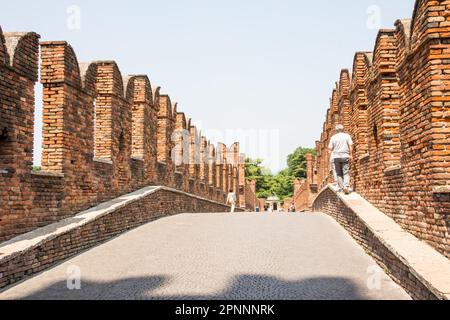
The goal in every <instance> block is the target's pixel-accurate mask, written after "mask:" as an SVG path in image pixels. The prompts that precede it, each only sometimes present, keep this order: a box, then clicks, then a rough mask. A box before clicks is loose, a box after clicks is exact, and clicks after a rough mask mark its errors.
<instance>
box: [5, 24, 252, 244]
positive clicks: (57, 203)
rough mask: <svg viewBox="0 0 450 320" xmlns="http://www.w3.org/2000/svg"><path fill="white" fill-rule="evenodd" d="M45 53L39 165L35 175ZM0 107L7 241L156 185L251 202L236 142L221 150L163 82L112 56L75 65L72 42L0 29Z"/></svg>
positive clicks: (222, 147)
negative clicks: (127, 68)
mask: <svg viewBox="0 0 450 320" xmlns="http://www.w3.org/2000/svg"><path fill="white" fill-rule="evenodd" d="M39 47H40V49H41V50H40V51H41V54H40V55H39ZM39 59H40V62H41V63H40V65H41V68H40V74H41V82H42V84H43V145H42V147H43V148H42V171H39V172H32V165H33V135H34V106H35V101H34V99H35V96H34V94H35V93H34V90H35V83H36V81H37V80H38V72H39V70H38V66H39ZM0 106H1V108H0V242H1V241H5V240H8V239H11V238H12V237H14V236H17V235H20V234H23V233H25V232H28V231H30V230H33V229H35V228H38V227H42V226H45V225H47V224H50V223H52V222H55V221H59V220H61V219H63V218H66V217H70V216H73V215H74V214H76V213H77V212H80V211H82V210H85V209H87V208H90V207H92V206H95V205H97V204H99V203H101V202H104V201H107V200H110V199H113V198H116V197H118V196H120V195H123V194H127V193H129V192H131V191H134V190H137V189H140V188H142V187H144V186H149V185H163V186H168V187H172V188H175V189H178V190H182V191H185V192H189V193H192V194H194V195H198V196H202V197H205V198H207V199H214V200H217V201H219V202H221V203H223V202H224V201H225V198H226V194H227V192H228V190H229V188H230V187H231V188H234V189H235V190H236V191H238V192H237V193H238V199H239V204H240V206H241V207H242V208H245V195H244V193H243V192H242V191H243V190H244V187H245V170H244V167H243V165H242V164H240V163H239V161H228V162H227V156H228V157H232V158H233V159H235V158H237V156H236V155H239V145H238V144H235V145H233V147H232V151H228V150H227V147H226V146H225V145H224V144H219V146H218V147H217V148H214V146H213V145H211V144H210V143H209V141H208V140H207V138H206V137H202V136H201V133H200V132H198V130H197V129H196V127H195V126H194V125H193V124H192V123H191V120H187V119H186V117H185V115H184V113H181V112H178V111H177V105H176V103H173V102H172V101H171V99H170V97H169V96H168V95H166V94H163V93H161V89H160V87H158V86H154V85H151V83H150V80H149V78H148V77H147V76H146V75H132V76H122V73H121V71H120V69H119V66H118V65H117V64H116V63H115V62H114V61H95V62H91V63H78V60H77V57H76V54H75V51H74V50H73V49H72V47H71V46H70V45H69V44H68V43H67V42H64V41H52V42H42V43H40V44H39V35H37V34H35V33H3V32H2V31H1V29H0ZM179 132H181V136H180V135H178V134H177V133H179ZM180 145H181V147H180ZM216 150H217V151H218V152H217V153H216ZM230 150H231V149H230ZM238 160H239V159H238ZM233 182H234V183H233ZM233 186H234V187H233ZM241 190H242V191H241Z"/></svg>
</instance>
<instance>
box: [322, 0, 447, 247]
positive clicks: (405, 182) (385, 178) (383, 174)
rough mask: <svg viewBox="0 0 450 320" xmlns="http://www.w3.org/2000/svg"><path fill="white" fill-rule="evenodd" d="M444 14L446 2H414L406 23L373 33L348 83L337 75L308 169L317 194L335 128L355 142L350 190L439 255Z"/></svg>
mask: <svg viewBox="0 0 450 320" xmlns="http://www.w3.org/2000/svg"><path fill="white" fill-rule="evenodd" d="M449 7H450V1H449V0H433V1H431V0H418V1H416V6H415V10H414V14H413V18H412V20H397V21H396V22H395V29H384V30H380V31H379V33H378V36H377V39H376V42H375V47H374V50H373V53H368V52H357V53H356V54H355V57H354V63H353V70H352V73H351V74H352V76H351V79H350V83H349V79H348V78H347V77H343V76H342V73H341V77H340V81H339V83H338V86H337V87H338V88H340V89H341V90H338V91H337V92H336V91H335V92H333V98H332V100H331V101H332V103H331V105H330V108H329V110H328V114H327V119H326V122H325V124H324V128H323V133H322V135H321V138H320V141H318V142H317V143H316V151H317V152H316V153H317V156H316V159H315V165H314V167H315V174H314V179H316V180H317V181H318V184H319V186H320V187H325V186H326V185H327V184H328V183H329V182H333V179H332V174H331V165H330V155H329V152H328V150H327V149H328V148H327V147H328V143H329V139H330V138H331V136H332V134H333V132H334V128H335V125H336V124H338V123H339V124H343V125H344V127H345V130H346V131H347V132H349V133H350V134H351V135H352V136H353V139H354V142H355V147H354V155H353V161H352V185H353V188H354V190H355V191H357V192H358V193H360V194H361V195H362V196H364V197H365V198H366V199H367V200H369V201H370V202H371V203H372V204H374V205H375V206H376V207H378V208H379V209H380V210H381V211H383V212H384V213H386V214H387V215H389V216H391V217H392V218H394V219H395V220H396V221H397V222H398V223H399V224H400V225H402V226H403V227H404V228H405V229H406V230H408V231H409V232H411V233H413V234H414V235H416V236H417V237H419V238H420V239H422V240H425V241H427V242H428V243H430V244H431V245H432V246H433V247H435V248H436V249H438V250H439V251H440V252H442V253H444V254H445V255H446V256H449V254H450V227H449V224H448V214H449V212H450V196H449V195H450V166H449V165H448V164H449V163H450V144H449V141H450V126H449V125H450V75H449V73H448V70H449V68H450V60H449V57H450V32H449V31H450V18H449V17H448V8H449ZM343 72H346V71H345V70H344V71H343ZM343 88H345V89H343ZM347 88H349V91H348V94H347V92H346V91H347V90H346V89H347ZM335 101H340V102H339V103H338V104H339V105H342V106H345V107H338V108H336V103H335ZM336 110H337V114H336ZM334 114H336V115H335V116H332V115H334Z"/></svg>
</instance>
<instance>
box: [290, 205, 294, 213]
mask: <svg viewBox="0 0 450 320" xmlns="http://www.w3.org/2000/svg"><path fill="white" fill-rule="evenodd" d="M289 212H295V206H294V205H293V204H291V206H290V207H289Z"/></svg>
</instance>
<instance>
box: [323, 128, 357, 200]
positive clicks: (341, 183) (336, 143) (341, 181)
mask: <svg viewBox="0 0 450 320" xmlns="http://www.w3.org/2000/svg"><path fill="white" fill-rule="evenodd" d="M352 147H353V141H352V138H351V137H350V135H349V134H348V133H345V132H344V126H343V125H340V124H339V125H337V126H336V134H335V135H334V136H333V137H331V140H330V145H329V146H328V148H329V149H330V151H331V158H330V161H331V166H332V169H333V175H334V179H335V181H336V183H337V184H338V187H339V192H342V191H344V193H345V194H350V193H351V192H352V190H351V188H350V159H351V157H352Z"/></svg>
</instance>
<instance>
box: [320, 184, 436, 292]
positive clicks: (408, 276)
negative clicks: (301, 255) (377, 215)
mask: <svg viewBox="0 0 450 320" xmlns="http://www.w3.org/2000/svg"><path fill="white" fill-rule="evenodd" d="M314 210H315V211H318V212H325V213H328V214H329V215H331V216H332V217H333V218H334V219H336V220H337V221H338V222H339V223H340V224H341V225H342V226H343V227H344V228H345V229H346V230H347V231H348V232H349V233H350V234H351V235H352V236H353V238H355V240H356V241H357V242H358V243H359V244H360V245H361V246H363V247H364V249H365V250H366V251H367V252H369V253H370V254H371V256H372V257H373V258H374V259H375V260H376V261H377V263H379V264H380V265H381V266H382V267H383V269H385V270H388V271H389V275H390V276H391V277H392V278H393V279H395V281H396V282H398V283H400V284H401V286H402V287H403V288H404V289H405V290H406V291H407V292H408V293H409V294H410V295H411V297H412V298H414V299H417V300H435V299H437V297H436V296H435V295H434V294H433V293H432V292H431V291H430V289H429V288H427V287H426V286H424V284H423V283H422V279H418V278H417V277H416V276H415V275H414V273H413V272H411V270H410V268H409V267H408V265H407V264H406V263H405V262H404V261H402V260H401V259H400V258H398V257H397V256H396V255H394V254H393V253H392V251H391V250H390V248H389V247H387V246H386V244H385V242H383V241H380V239H379V238H377V237H376V235H374V233H373V231H372V230H371V229H370V228H368V227H367V225H366V224H365V223H364V222H363V221H361V219H360V218H359V217H358V215H357V214H355V212H353V211H352V210H351V209H350V208H349V207H348V206H347V205H346V204H345V203H344V202H343V201H342V200H341V199H340V198H339V197H337V196H336V194H335V193H334V192H333V191H332V190H331V189H329V188H327V189H325V190H323V191H322V192H321V193H320V194H319V196H318V197H317V199H316V201H315V202H314Z"/></svg>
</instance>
